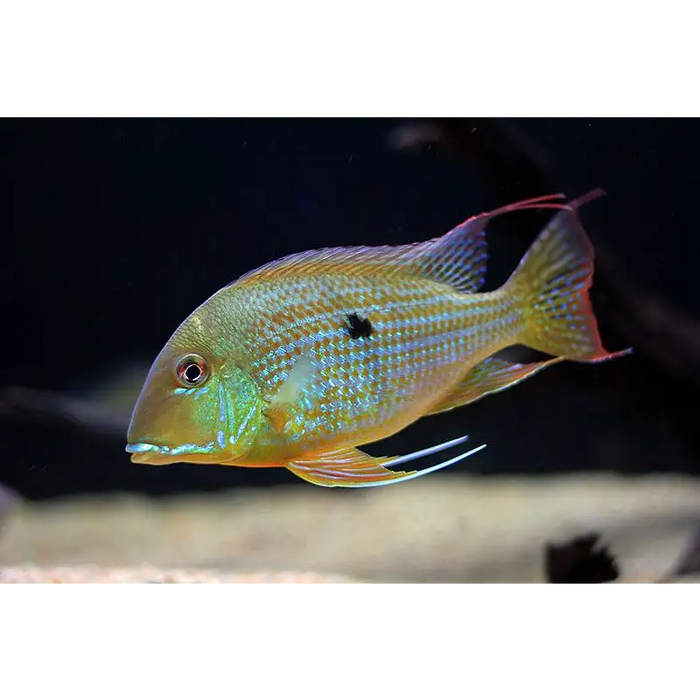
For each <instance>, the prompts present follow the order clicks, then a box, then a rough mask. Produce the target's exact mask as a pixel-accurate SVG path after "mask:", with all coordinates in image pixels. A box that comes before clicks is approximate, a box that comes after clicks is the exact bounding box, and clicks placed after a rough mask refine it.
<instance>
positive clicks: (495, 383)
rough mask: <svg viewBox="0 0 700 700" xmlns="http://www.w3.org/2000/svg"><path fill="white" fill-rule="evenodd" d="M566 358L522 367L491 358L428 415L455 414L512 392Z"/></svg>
mask: <svg viewBox="0 0 700 700" xmlns="http://www.w3.org/2000/svg"><path fill="white" fill-rule="evenodd" d="M564 359H565V358H563V357H553V358H552V359H551V360H544V361H542V362H530V363H528V364H519V363H517V362H508V361H507V360H501V359H500V358H498V357H487V358H486V359H485V360H483V361H482V362H480V363H479V364H478V365H475V366H474V367H473V368H472V369H471V370H470V371H469V372H468V374H467V375H466V377H464V379H463V380H462V381H461V382H460V383H459V384H458V385H457V386H456V387H455V389H454V390H453V391H452V393H450V394H449V395H448V396H446V397H444V398H443V399H441V400H440V401H439V402H438V403H437V404H436V405H435V406H433V408H432V409H430V411H428V412H427V413H426V414H425V415H426V416H431V415H434V414H436V413H443V412H444V411H451V410H452V409H454V408H457V407H459V406H464V405H465V404H468V403H472V402H473V401H477V400H478V399H480V398H482V397H483V396H487V395H488V394H495V393H496V392H498V391H503V390H504V389H508V388H509V387H511V386H514V385H515V384H518V383H519V382H522V381H523V379H527V378H528V377H531V376H532V375H533V374H537V372H540V371H541V370H543V369H544V368H545V367H549V366H550V365H553V364H556V363H557V362H561V361H562V360H564Z"/></svg>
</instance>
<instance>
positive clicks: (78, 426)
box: [0, 387, 129, 440]
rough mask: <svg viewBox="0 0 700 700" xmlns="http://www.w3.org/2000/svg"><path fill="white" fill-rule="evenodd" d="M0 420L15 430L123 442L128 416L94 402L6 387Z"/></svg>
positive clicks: (0, 395)
mask: <svg viewBox="0 0 700 700" xmlns="http://www.w3.org/2000/svg"><path fill="white" fill-rule="evenodd" d="M0 420H1V421H3V422H4V423H10V424H14V425H17V426H31V427H32V428H34V429H36V430H46V429H47V428H52V429H60V430H64V431H71V432H75V433H78V434H88V435H94V436H99V437H107V438H114V439H118V440H124V439H125V435H126V430H127V428H128V426H129V416H128V415H124V414H123V413H120V412H119V411H116V410H114V409H112V408H111V407H109V406H108V405H105V404H103V403H100V402H98V401H91V400H88V399H75V398H71V397H67V396H62V395H60V394H57V393H54V392H50V391H42V390H41V389H30V388H26V387H7V388H5V389H0Z"/></svg>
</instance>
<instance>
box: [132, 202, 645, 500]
mask: <svg viewBox="0 0 700 700" xmlns="http://www.w3.org/2000/svg"><path fill="white" fill-rule="evenodd" d="M602 194H604V193H603V191H602V190H593V191H592V192H589V193H588V194H586V195H584V196H582V197H580V198H579V199H577V200H573V201H570V202H566V201H563V200H566V197H565V195H563V194H552V195H546V196H542V197H536V198H533V199H529V200H524V201H520V202H516V203H514V204H510V205H506V206H503V207H500V208H498V209H494V210H492V211H490V212H484V213H481V214H478V215H475V216H472V217H470V218H468V219H467V220H465V221H464V222H463V223H461V224H459V225H457V226H456V227H455V228H453V229H452V230H450V231H448V232H447V233H445V234H443V235H441V236H438V237H436V238H432V239H429V240H425V241H422V242H418V243H410V244H406V245H397V246H352V247H332V248H321V249H315V250H309V251H305V252H301V253H295V254H292V255H288V256H286V257H283V258H280V259H278V260H275V261H273V262H269V263H267V264H264V265H262V266H261V267H258V268H256V269H255V270H252V271H251V272H248V273H246V274H244V275H242V276H241V277H239V278H238V279H236V280H234V281H233V282H231V283H229V284H227V285H226V286H225V287H223V288H221V289H219V291H217V292H216V293H214V294H213V295H212V296H211V297H209V298H208V299H207V300H206V301H204V302H203V303H202V304H201V305H200V306H198V307H197V308H196V309H195V310H194V311H193V312H192V313H191V314H190V315H189V316H188V317H187V318H186V319H185V320H184V321H183V322H182V323H181V324H180V326H179V327H178V328H177V329H176V330H175V332H174V333H173V335H172V336H171V337H170V338H169V340H168V341H167V342H166V344H165V346H164V347H163V348H162V350H161V351H160V353H159V354H158V356H157V357H156V359H155V360H154V362H153V365H152V366H151V368H150V370H149V373H148V376H147V377H146V381H145V383H144V385H143V387H142V389H141V392H140V394H139V397H138V399H137V401H136V404H135V406H134V409H133V413H132V416H131V421H130V424H129V428H128V431H127V446H126V451H127V452H128V453H130V455H131V460H132V461H133V462H138V463H147V464H153V465H167V464H172V463H175V462H188V463H207V464H211V463H214V464H221V465H229V466H238V467H252V468H268V467H281V468H286V469H288V470H289V471H290V472H292V473H293V474H295V475H296V476H298V477H299V478H301V479H303V480H305V481H307V482H310V483H312V484H315V485H318V486H324V487H346V488H362V487H372V486H381V485H386V484H396V483H400V482H404V481H407V480H410V479H414V478H417V477H419V476H422V475H425V474H428V473H431V472H434V471H437V470H438V469H443V468H445V467H447V466H450V465H452V464H455V463H457V462H459V461H461V460H462V459H465V458H466V457H469V456H471V455H473V454H475V453H476V452H478V451H480V450H481V449H483V448H484V447H486V445H483V444H482V445H480V446H477V447H475V448H472V449H470V450H467V451H465V452H462V453H461V454H459V455H457V456H456V457H452V458H451V459H447V460H445V461H443V462H441V463H439V464H436V465H433V466H430V467H427V468H425V469H422V470H412V471H401V470H395V469H392V467H394V466H397V465H399V464H403V463H406V462H410V461H412V460H415V459H418V458H420V457H424V456H428V455H432V454H436V453H438V452H442V451H444V450H447V449H449V448H452V447H456V446H458V445H462V444H464V443H465V442H466V441H467V440H468V438H469V436H468V435H465V436H462V437H459V438H456V439H454V440H450V441H447V442H444V443H441V444H439V445H434V446H432V447H428V448H426V449H423V450H419V451H417V452H413V453H411V454H408V455H398V456H393V457H375V456H372V455H370V454H368V453H367V452H365V451H364V450H362V449H360V447H363V446H365V445H368V444H370V443H373V442H376V441H379V440H382V439H384V438H387V437H389V436H391V435H394V434H396V433H398V432H400V431H402V430H404V429H405V428H406V427H408V426H409V425H411V424H412V423H414V422H416V421H418V420H419V419H420V418H422V417H425V416H431V415H436V414H440V413H443V412H446V411H451V410H454V409H456V408H458V407H461V406H465V405H467V404H470V403H473V402H475V401H477V400H479V399H482V398H483V397H485V396H488V395H491V394H495V393H498V392H501V391H503V390H505V389H508V388H511V387H513V386H515V385H517V384H519V383H520V382H522V381H524V380H525V379H528V378H530V377H533V376H534V375H536V374H538V373H539V372H541V371H542V370H544V369H545V368H547V367H551V366H552V365H554V364H557V363H559V362H562V361H564V360H570V361H576V362H601V361H606V360H610V359H612V358H615V357H619V356H622V355H625V354H627V353H629V352H631V348H628V349H626V350H621V351H617V352H608V351H607V350H606V349H605V348H604V347H603V345H602V341H601V338H600V335H599V331H598V327H597V321H596V318H595V316H594V312H593V308H592V306H591V302H590V297H589V289H590V287H591V286H592V277H593V266H594V252H593V246H592V243H591V241H590V239H589V237H588V235H587V233H586V231H585V230H584V228H583V225H582V223H581V220H580V217H579V213H578V212H579V209H580V207H581V206H582V205H583V204H585V203H587V202H589V201H591V200H593V199H596V198H597V197H599V196H601V195H602ZM530 209H551V210H553V211H554V214H553V216H552V218H551V219H550V221H549V223H547V224H546V225H545V226H544V228H543V229H542V230H541V231H540V232H539V234H538V236H537V237H536V238H535V240H534V242H533V243H532V245H531V247H530V248H529V249H528V251H526V253H525V255H524V256H523V258H522V259H521V261H520V262H519V264H518V265H517V266H516V269H515V270H514V271H513V272H512V274H511V275H510V277H509V278H508V279H507V281H506V282H505V283H504V284H503V285H502V286H500V287H499V288H498V289H496V290H494V291H486V292H482V291H479V290H480V288H481V287H482V285H483V283H484V281H485V273H486V262H487V244H486V227H487V224H488V222H489V221H491V220H492V219H494V218H495V217H497V216H503V215H505V214H513V213H516V212H522V211H526V210H530ZM514 345H524V346H527V347H529V348H532V349H534V350H536V351H540V352H542V353H544V354H545V355H548V356H549V357H548V358H547V359H543V360H540V361H537V362H529V363H518V362H510V361H507V360H504V359H502V358H501V357H499V356H498V353H499V352H500V351H501V350H503V349H505V348H508V347H511V346H514Z"/></svg>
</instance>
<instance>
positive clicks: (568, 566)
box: [545, 532, 620, 583]
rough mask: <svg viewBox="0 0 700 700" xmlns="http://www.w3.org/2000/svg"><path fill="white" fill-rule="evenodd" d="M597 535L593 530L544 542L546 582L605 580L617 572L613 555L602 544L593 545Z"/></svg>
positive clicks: (613, 578)
mask: <svg viewBox="0 0 700 700" xmlns="http://www.w3.org/2000/svg"><path fill="white" fill-rule="evenodd" d="M599 539H600V535H599V534H597V533H595V532H593V533H590V534H587V535H582V536H581V537H575V538H574V539H571V540H569V541H568V542H564V543H563V544H558V545H556V544H549V543H547V545H546V551H545V573H546V578H547V581H548V582H549V583H608V582H610V581H614V580H615V579H617V578H618V577H619V575H620V569H619V567H618V565H617V563H616V561H615V558H614V557H613V556H612V555H611V554H610V552H609V551H608V550H607V548H606V547H602V546H599V547H596V544H597V542H598V540H599Z"/></svg>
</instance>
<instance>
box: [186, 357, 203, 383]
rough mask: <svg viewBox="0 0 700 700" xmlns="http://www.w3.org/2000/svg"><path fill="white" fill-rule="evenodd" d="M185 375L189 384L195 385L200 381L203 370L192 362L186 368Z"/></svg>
mask: <svg viewBox="0 0 700 700" xmlns="http://www.w3.org/2000/svg"><path fill="white" fill-rule="evenodd" d="M184 375H185V379H186V380H187V381H188V382H191V383H192V384H194V383H195V382H196V381H199V378H200V377H201V376H202V370H201V369H200V367H199V365H197V364H195V363H194V362H192V363H190V364H188V365H186V366H185V371H184Z"/></svg>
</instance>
